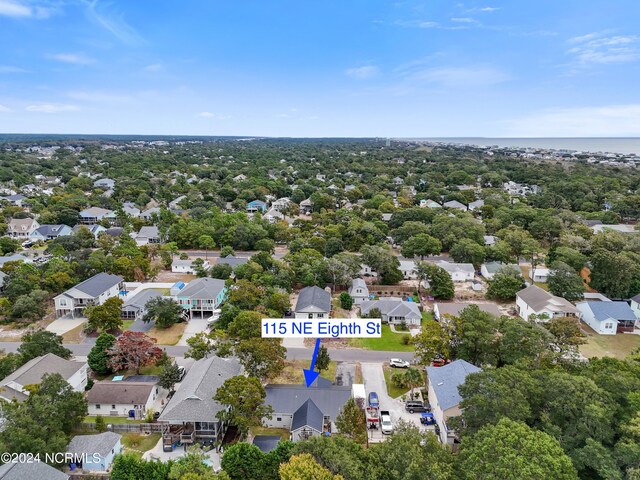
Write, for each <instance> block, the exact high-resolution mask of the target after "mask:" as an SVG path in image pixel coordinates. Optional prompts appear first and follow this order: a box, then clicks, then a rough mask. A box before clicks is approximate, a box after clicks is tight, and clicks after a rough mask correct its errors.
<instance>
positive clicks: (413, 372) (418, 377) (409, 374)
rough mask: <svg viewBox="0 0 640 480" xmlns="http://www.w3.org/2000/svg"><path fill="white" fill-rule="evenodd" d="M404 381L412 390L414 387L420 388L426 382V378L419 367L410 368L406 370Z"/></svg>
mask: <svg viewBox="0 0 640 480" xmlns="http://www.w3.org/2000/svg"><path fill="white" fill-rule="evenodd" d="M404 383H405V385H406V386H407V387H409V390H410V391H413V389H414V388H418V387H420V386H422V385H423V384H424V378H423V377H422V373H421V372H420V370H418V369H417V368H409V369H407V371H406V372H404Z"/></svg>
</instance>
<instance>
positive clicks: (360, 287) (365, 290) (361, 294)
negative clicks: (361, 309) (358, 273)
mask: <svg viewBox="0 0 640 480" xmlns="http://www.w3.org/2000/svg"><path fill="white" fill-rule="evenodd" d="M349 295H350V296H351V298H353V303H354V305H360V304H361V303H362V302H364V301H365V300H368V299H369V287H367V284H366V283H365V281H364V280H363V279H361V278H354V279H353V280H351V287H349Z"/></svg>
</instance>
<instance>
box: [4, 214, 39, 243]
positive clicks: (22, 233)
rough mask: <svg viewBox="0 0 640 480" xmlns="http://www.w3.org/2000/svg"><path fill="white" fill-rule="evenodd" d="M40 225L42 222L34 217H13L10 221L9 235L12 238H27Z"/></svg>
mask: <svg viewBox="0 0 640 480" xmlns="http://www.w3.org/2000/svg"><path fill="white" fill-rule="evenodd" d="M39 227H40V224H39V223H38V222H36V221H35V220H34V219H33V218H12V219H11V220H10V221H9V228H8V229H7V235H9V236H10V237H11V238H24V239H25V240H26V239H28V238H29V237H30V236H31V234H32V233H33V232H35V231H36V230H37V229H38V228H39Z"/></svg>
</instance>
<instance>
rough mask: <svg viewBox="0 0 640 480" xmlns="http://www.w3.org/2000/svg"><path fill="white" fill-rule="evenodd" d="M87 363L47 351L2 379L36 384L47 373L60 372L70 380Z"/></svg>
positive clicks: (21, 383)
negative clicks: (66, 358) (67, 358)
mask: <svg viewBox="0 0 640 480" xmlns="http://www.w3.org/2000/svg"><path fill="white" fill-rule="evenodd" d="M84 365H85V364H84V363H82V362H73V361H71V360H65V359H64V358H60V357H59V356H57V355H55V354H53V353H47V354H46V355H42V356H41V357H36V358H33V359H31V360H29V361H28V362H27V363H25V364H24V365H22V366H21V367H20V368H19V369H17V370H16V371H15V372H13V373H12V374H10V375H7V377H6V378H5V379H4V380H2V382H1V384H3V385H4V384H7V383H9V382H16V383H17V384H19V385H23V386H24V385H34V384H37V383H40V381H41V380H42V376H43V375H44V374H45V373H59V374H60V375H61V376H62V378H64V379H65V380H69V379H70V378H71V377H72V376H73V374H74V373H76V372H77V371H78V370H80V369H81V368H82V367H83V366H84Z"/></svg>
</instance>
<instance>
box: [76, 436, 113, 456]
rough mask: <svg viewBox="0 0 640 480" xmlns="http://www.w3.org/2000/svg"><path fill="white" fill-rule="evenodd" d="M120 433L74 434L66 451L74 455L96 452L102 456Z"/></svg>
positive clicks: (111, 447) (111, 448)
mask: <svg viewBox="0 0 640 480" xmlns="http://www.w3.org/2000/svg"><path fill="white" fill-rule="evenodd" d="M121 438H122V435H120V434H119V433H115V432H103V433H98V434H97V435H76V436H75V437H73V438H72V439H71V441H70V442H69V446H68V447H67V452H69V453H73V454H76V455H78V456H79V455H82V454H86V455H91V454H93V453H98V454H100V456H101V457H102V458H104V457H106V456H107V455H109V454H110V453H111V450H113V448H114V447H115V446H116V445H117V444H118V442H119V441H120V439H121Z"/></svg>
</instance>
